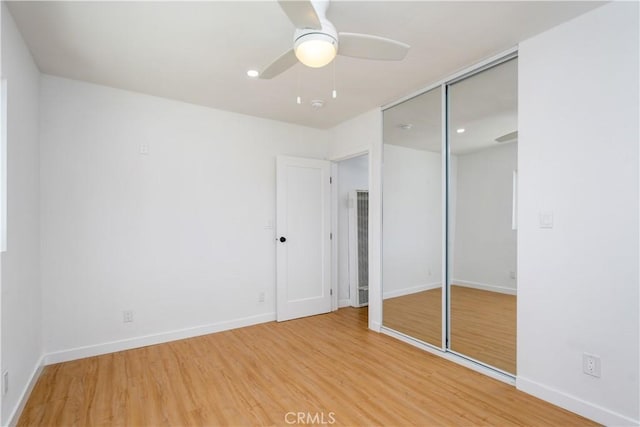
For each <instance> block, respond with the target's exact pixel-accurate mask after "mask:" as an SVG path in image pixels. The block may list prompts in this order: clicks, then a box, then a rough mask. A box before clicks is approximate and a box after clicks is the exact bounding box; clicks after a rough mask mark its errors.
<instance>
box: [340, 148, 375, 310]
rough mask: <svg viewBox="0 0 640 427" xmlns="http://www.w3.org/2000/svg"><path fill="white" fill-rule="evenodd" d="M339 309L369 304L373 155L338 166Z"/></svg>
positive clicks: (345, 161)
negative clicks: (369, 217) (371, 165)
mask: <svg viewBox="0 0 640 427" xmlns="http://www.w3.org/2000/svg"><path fill="white" fill-rule="evenodd" d="M337 172H338V180H337V181H338V186H337V192H338V194H337V254H338V256H337V264H338V271H337V283H338V286H337V291H338V307H363V308H362V310H363V311H366V310H367V308H366V306H367V304H368V301H369V294H368V293H369V286H368V277H369V274H368V266H369V254H368V191H369V155H368V154H362V155H359V156H356V157H352V158H349V159H345V160H342V161H340V162H338V163H337Z"/></svg>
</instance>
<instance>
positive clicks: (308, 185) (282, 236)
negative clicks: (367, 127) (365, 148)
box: [276, 156, 331, 321]
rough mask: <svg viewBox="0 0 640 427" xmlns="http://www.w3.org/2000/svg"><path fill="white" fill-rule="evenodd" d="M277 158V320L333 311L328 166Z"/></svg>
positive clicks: (319, 161)
mask: <svg viewBox="0 0 640 427" xmlns="http://www.w3.org/2000/svg"><path fill="white" fill-rule="evenodd" d="M330 166H331V163H330V162H328V161H326V160H317V159H303V158H297V157H285V156H278V158H277V168H276V170H277V194H276V199H277V201H276V210H277V212H276V215H277V220H276V222H277V224H276V228H277V235H276V239H277V242H276V245H277V248H278V249H277V251H276V256H277V279H276V283H277V285H276V292H277V309H276V311H277V320H278V321H283V320H289V319H295V318H298V317H304V316H312V315H314V314H321V313H328V312H329V311H331V258H330V255H331V245H330V232H331V216H330V213H331V206H330V200H331V199H330V194H331V187H330V170H331V168H330Z"/></svg>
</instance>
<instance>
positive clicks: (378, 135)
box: [329, 109, 382, 331]
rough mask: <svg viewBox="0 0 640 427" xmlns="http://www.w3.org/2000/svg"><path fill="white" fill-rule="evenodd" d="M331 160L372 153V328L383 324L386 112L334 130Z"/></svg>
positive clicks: (364, 116)
mask: <svg viewBox="0 0 640 427" xmlns="http://www.w3.org/2000/svg"><path fill="white" fill-rule="evenodd" d="M329 134H330V137H329V159H330V160H335V161H338V160H343V159H345V158H348V157H352V156H354V155H356V154H362V153H365V152H368V153H369V328H371V329H373V330H375V331H380V325H381V324H382V288H381V263H382V259H381V247H380V242H381V229H382V215H381V214H382V168H381V165H382V113H381V112H380V110H379V109H375V110H371V111H368V112H366V113H364V114H361V115H359V116H357V117H355V118H353V119H351V120H347V121H346V122H343V123H341V124H339V125H338V126H336V127H334V128H332V129H331V130H330V133H329Z"/></svg>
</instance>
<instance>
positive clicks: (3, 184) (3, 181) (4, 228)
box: [0, 79, 9, 252]
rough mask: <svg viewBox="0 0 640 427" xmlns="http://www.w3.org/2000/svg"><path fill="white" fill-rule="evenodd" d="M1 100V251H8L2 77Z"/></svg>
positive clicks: (5, 107)
mask: <svg viewBox="0 0 640 427" xmlns="http://www.w3.org/2000/svg"><path fill="white" fill-rule="evenodd" d="M0 84H1V85H2V88H1V89H0V90H1V92H2V93H1V94H0V96H1V98H0V102H1V103H2V105H0V252H6V251H7V132H8V131H7V128H8V127H9V122H8V121H7V117H8V111H7V80H6V79H2V82H1V83H0Z"/></svg>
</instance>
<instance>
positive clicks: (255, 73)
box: [247, 70, 260, 79]
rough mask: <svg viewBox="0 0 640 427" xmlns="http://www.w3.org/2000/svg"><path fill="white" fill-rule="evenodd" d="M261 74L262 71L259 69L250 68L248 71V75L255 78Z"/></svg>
mask: <svg viewBox="0 0 640 427" xmlns="http://www.w3.org/2000/svg"><path fill="white" fill-rule="evenodd" d="M259 75H260V73H259V72H258V71H257V70H249V71H247V76H249V77H251V78H252V79H255V78H256V77H258V76H259Z"/></svg>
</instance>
